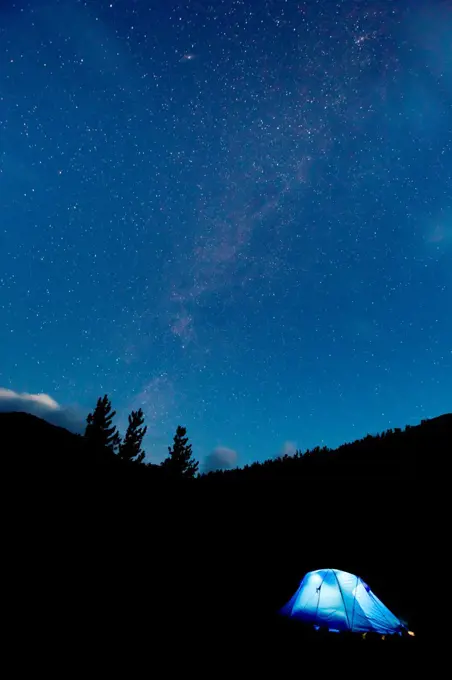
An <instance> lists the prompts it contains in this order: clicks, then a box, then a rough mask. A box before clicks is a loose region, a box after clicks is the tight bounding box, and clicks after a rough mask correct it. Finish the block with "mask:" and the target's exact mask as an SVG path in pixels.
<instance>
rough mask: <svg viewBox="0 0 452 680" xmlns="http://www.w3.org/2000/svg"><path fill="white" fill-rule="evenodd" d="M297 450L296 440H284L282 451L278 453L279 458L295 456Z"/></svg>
mask: <svg viewBox="0 0 452 680" xmlns="http://www.w3.org/2000/svg"><path fill="white" fill-rule="evenodd" d="M296 452H297V446H296V444H295V442H289V441H287V442H284V444H283V446H282V448H281V451H280V452H279V453H278V454H277V455H276V457H277V458H279V457H281V458H282V457H283V456H294V455H295V454H296Z"/></svg>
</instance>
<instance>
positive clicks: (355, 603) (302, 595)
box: [280, 569, 405, 634]
mask: <svg viewBox="0 0 452 680" xmlns="http://www.w3.org/2000/svg"><path fill="white" fill-rule="evenodd" d="M280 613H281V614H282V615H284V616H289V617H290V618H293V619H298V620H300V621H304V622H306V623H311V624H313V625H314V626H316V627H325V628H328V629H329V630H330V631H334V632H340V631H346V630H347V631H352V632H358V633H366V632H376V633H382V634H391V633H401V631H402V630H403V629H404V628H405V626H404V625H403V624H402V622H401V621H399V619H398V618H397V617H396V616H394V614H392V613H391V612H390V611H389V609H388V608H387V607H385V605H384V604H383V602H381V601H380V600H379V599H378V597H376V596H375V595H374V594H373V592H372V591H371V589H370V588H369V586H368V585H367V584H366V583H364V581H363V580H362V579H360V578H359V576H354V575H353V574H349V573H348V572H346V571H341V570H339V569H318V570H317V571H310V572H309V573H307V574H306V576H305V577H304V578H303V580H302V581H301V583H300V586H299V588H298V590H297V592H296V593H295V595H294V596H293V597H292V598H291V599H290V600H289V602H288V603H287V604H286V605H285V606H284V607H283V608H282V609H281V611H280Z"/></svg>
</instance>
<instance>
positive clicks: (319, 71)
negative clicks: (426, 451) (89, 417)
mask: <svg viewBox="0 0 452 680" xmlns="http://www.w3.org/2000/svg"><path fill="white" fill-rule="evenodd" d="M451 140H452V8H451V4H450V3H449V2H442V1H440V0H438V1H437V2H436V1H435V0H429V2H428V3H423V2H421V1H419V2H417V1H416V2H411V1H410V2H408V1H406V2H405V1H404V0H400V1H399V0H397V2H396V1H392V2H391V1H390V0H375V1H371V0H362V1H360V2H359V1H356V0H355V1H352V0H344V1H343V2H333V1H328V0H325V1H323V2H313V1H309V0H308V1H306V2H297V1H296V0H293V1H288V2H285V1H284V0H272V1H270V0H267V1H265V0H236V1H234V0H224V1H223V2H220V1H217V0H210V1H208V0H190V1H189V0H186V1H185V2H179V1H177V0H137V1H134V0H118V1H112V2H109V1H108V0H107V1H103V0H92V1H91V2H76V1H75V0H63V1H61V2H59V1H57V0H47V2H42V1H38V0H36V1H35V2H27V1H26V0H24V1H23V2H16V3H10V2H2V3H1V5H0V154H1V156H0V161H1V166H0V173H1V174H0V203H1V223H0V352H1V353H0V388H4V390H5V389H8V390H12V391H14V392H16V393H24V392H26V393H29V394H39V393H43V394H46V395H49V397H51V398H52V399H54V400H56V402H58V404H60V405H61V406H62V407H67V406H70V407H72V408H75V409H78V410H79V412H80V413H82V414H83V415H85V414H86V413H87V412H88V411H89V410H90V408H92V406H93V404H94V403H95V400H96V398H97V397H98V396H99V395H100V394H104V393H105V392H107V393H108V394H109V395H110V396H111V398H112V400H113V405H114V406H115V407H116V408H117V410H118V412H119V414H120V420H121V422H124V419H125V417H126V415H127V413H128V411H129V410H130V409H131V408H136V407H138V406H142V407H143V409H144V411H145V414H146V416H147V419H148V424H149V430H150V432H149V436H148V437H147V450H148V453H149V456H151V457H153V458H150V459H153V460H154V459H156V460H158V459H160V458H162V457H163V456H164V455H165V452H166V445H167V444H169V443H170V442H171V439H172V435H173V433H174V430H175V428H176V426H177V425H178V424H179V423H181V424H183V425H185V426H186V427H187V429H188V434H189V436H190V438H191V440H192V442H193V448H194V453H195V455H197V456H198V457H199V458H201V459H203V458H204V456H206V455H208V454H209V453H210V452H211V451H212V450H214V449H215V448H216V447H218V446H221V447H228V448H230V449H232V450H234V451H236V452H237V453H238V462H239V463H241V464H243V463H246V462H249V461H250V460H254V459H262V458H266V457H270V456H273V455H275V454H277V453H278V452H280V451H281V450H282V449H283V447H284V446H286V448H287V449H290V447H291V446H293V445H296V446H298V447H300V448H303V449H305V448H307V447H311V446H315V445H316V444H322V443H325V444H327V445H337V444H340V443H341V442H342V441H344V440H352V439H355V438H357V437H359V436H362V435H365V434H366V433H367V432H376V431H380V430H382V429H386V428H388V427H394V426H403V425H405V424H407V423H417V422H419V421H420V420H421V418H427V417H433V416H436V415H439V414H440V413H442V412H445V411H450V410H451V407H452V142H451ZM5 394H7V393H4V396H5ZM8 394H9V393H8ZM290 443H292V444H290ZM230 455H231V456H232V458H231V460H233V454H230Z"/></svg>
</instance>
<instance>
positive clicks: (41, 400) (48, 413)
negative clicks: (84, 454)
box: [0, 387, 85, 433]
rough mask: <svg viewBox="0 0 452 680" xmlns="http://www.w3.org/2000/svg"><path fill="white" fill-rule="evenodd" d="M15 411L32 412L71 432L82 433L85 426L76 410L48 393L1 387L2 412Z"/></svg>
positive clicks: (0, 405)
mask: <svg viewBox="0 0 452 680" xmlns="http://www.w3.org/2000/svg"><path fill="white" fill-rule="evenodd" d="M13 411H19V412H21V413H30V414H31V415H33V416H37V417H38V418H42V419H43V420H46V421H47V422H48V423H51V424H52V425H57V426H58V427H64V428H66V429H67V430H69V431H70V432H75V433H82V432H83V430H84V426H85V423H84V419H83V418H82V416H81V415H80V414H79V413H77V411H76V410H74V409H71V408H69V407H67V406H61V405H60V404H58V402H57V401H55V399H53V398H52V397H50V396H49V395H48V394H29V393H27V392H15V391H14V390H10V389H7V388H4V387H0V412H1V413H11V412H13Z"/></svg>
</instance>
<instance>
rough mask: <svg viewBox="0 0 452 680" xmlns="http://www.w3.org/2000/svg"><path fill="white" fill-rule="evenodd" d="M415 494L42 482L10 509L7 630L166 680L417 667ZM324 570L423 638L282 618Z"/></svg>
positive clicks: (345, 487)
mask: <svg viewBox="0 0 452 680" xmlns="http://www.w3.org/2000/svg"><path fill="white" fill-rule="evenodd" d="M72 481H74V480H72ZM22 498H23V496H22ZM413 498H414V494H413V490H412V489H404V490H403V493H402V492H401V489H400V486H399V485H398V486H391V484H390V483H384V484H383V483H381V482H374V483H372V484H371V483H367V485H366V487H365V488H360V487H359V485H358V484H357V482H356V481H353V480H348V483H347V481H346V480H335V481H334V483H331V484H330V485H329V487H326V486H325V485H323V487H322V493H320V490H319V489H318V488H316V486H315V485H314V488H309V487H307V486H306V487H305V488H300V485H299V483H297V484H296V485H290V484H285V485H284V488H282V487H281V488H279V489H276V488H275V487H273V488H272V489H270V488H265V487H261V488H259V489H254V490H253V491H251V490H250V488H249V487H246V488H245V487H243V488H240V487H235V488H229V487H228V488H227V489H226V488H224V489H223V490H219V489H217V490H215V493H211V491H210V490H209V492H208V493H203V494H200V493H198V492H197V494H196V495H193V494H191V492H188V491H187V490H184V489H179V490H174V489H159V490H155V491H154V493H153V495H152V496H150V495H148V494H146V495H143V494H141V493H139V492H138V490H137V488H136V487H135V485H134V483H131V482H130V483H129V482H126V483H125V484H124V483H123V482H120V480H118V479H114V480H112V479H105V478H102V479H101V478H98V480H97V481H96V483H93V480H90V483H89V484H86V480H85V482H83V481H80V480H79V481H78V482H77V483H74V484H71V485H69V486H63V485H62V486H61V491H60V490H59V489H55V488H54V487H52V488H51V490H49V487H48V486H47V487H44V486H42V487H41V491H40V492H38V493H36V489H35V492H34V493H30V494H27V498H26V502H24V503H22V504H21V505H18V506H17V507H16V508H15V510H14V511H13V512H12V513H11V517H13V518H14V519H13V521H12V522H11V524H10V526H11V527H13V532H14V537H13V541H14V543H15V546H16V548H15V549H14V550H13V551H12V552H11V554H10V556H9V562H10V564H11V565H12V568H13V571H14V578H13V583H12V584H11V587H12V588H14V598H15V613H14V616H13V620H12V621H11V623H10V627H11V628H12V629H13V630H15V631H17V635H18V636H20V639H21V640H22V641H24V640H26V641H27V649H29V650H31V649H33V648H35V650H36V651H35V652H34V653H35V654H37V655H38V656H39V657H41V656H42V655H44V658H47V659H48V660H49V659H52V662H54V661H55V659H56V658H57V657H58V658H59V657H61V658H63V659H66V661H67V660H68V659H70V660H71V663H74V664H76V663H77V664H78V663H85V662H84V661H83V659H86V660H88V659H93V658H96V659H98V660H100V662H101V663H104V664H110V663H113V664H114V663H116V662H115V659H116V658H118V663H119V657H123V656H125V657H126V658H128V659H129V661H130V663H137V664H138V665H140V664H142V663H146V664H147V665H148V666H149V672H152V669H153V668H154V669H158V670H156V672H157V673H158V674H160V673H161V672H162V669H165V668H166V669H168V668H171V669H173V670H174V673H176V669H180V668H181V667H182V668H184V669H185V671H187V669H188V668H193V667H195V668H196V669H198V670H199V669H200V667H201V665H202V666H205V667H206V668H207V670H208V672H209V673H210V675H211V676H212V675H213V676H215V677H217V676H218V675H221V674H222V671H221V669H222V668H223V667H224V668H225V667H226V665H228V664H232V666H233V667H235V668H242V669H244V668H245V665H246V664H251V665H252V667H253V668H254V672H253V673H254V675H256V674H262V673H263V672H264V671H265V672H266V673H267V670H268V669H269V668H278V667H279V668H280V671H278V673H277V674H281V673H283V671H282V670H281V668H282V667H283V666H284V667H285V668H286V669H287V673H289V672H294V671H295V672H297V673H299V672H300V663H303V664H304V668H305V669H306V668H307V664H311V663H314V665H315V664H316V663H322V664H323V665H324V664H328V663H331V656H330V652H327V651H325V650H328V649H331V650H335V651H334V654H335V655H336V659H339V656H341V657H342V656H343V655H345V658H346V659H350V658H352V657H353V658H355V659H356V658H357V655H359V656H361V655H362V654H364V655H365V656H368V657H369V658H372V659H374V658H375V662H377V660H380V661H381V659H382V658H385V657H386V656H387V655H388V654H389V655H390V656H393V655H394V654H395V655H396V657H397V658H398V659H399V660H400V661H401V663H402V664H404V666H405V668H407V664H412V663H414V662H415V659H416V654H417V649H418V647H419V643H420V642H421V641H422V639H423V637H424V635H425V630H424V626H423V622H422V620H421V615H420V610H419V607H418V598H419V587H418V584H419V572H420V569H419V559H420V558H419V552H420V549H421V540H422V539H421V535H420V533H419V529H418V525H417V522H416V518H415V510H414V508H413V507H411V506H412V504H413ZM323 567H333V568H339V569H344V570H346V571H350V572H352V573H355V574H359V575H360V576H361V577H362V578H363V579H364V580H365V581H366V582H367V583H368V584H369V585H370V587H371V588H372V589H373V591H374V592H375V593H376V595H377V596H378V597H380V599H381V600H382V601H383V602H384V603H385V604H386V605H387V606H388V607H389V608H390V609H391V610H392V611H393V612H394V613H395V614H396V615H398V616H399V617H401V618H403V619H405V620H407V621H408V622H409V626H410V628H411V629H412V630H414V631H415V632H416V638H415V639H407V640H400V639H389V638H388V639H386V640H384V641H382V640H381V639H380V638H379V637H378V636H375V638H373V637H372V636H370V637H368V638H367V639H366V640H363V639H362V638H361V637H360V636H355V635H346V634H340V635H338V634H322V633H321V632H314V631H312V630H310V629H305V628H304V627H303V626H299V625H291V624H290V623H289V622H286V621H285V620H284V619H281V618H280V617H279V616H278V615H277V611H278V609H279V608H280V607H281V606H282V605H283V604H284V603H285V602H286V601H287V600H288V599H289V598H290V597H291V595H292V594H293V593H294V591H295V590H296V588H297V587H298V584H299V581H300V580H301V578H302V577H303V575H304V574H305V573H306V572H307V571H309V570H312V569H318V568H323ZM318 649H320V650H323V651H315V650H318ZM29 653H31V651H29ZM332 653H333V652H332ZM338 655H339V656H338ZM349 655H352V657H350V656H349ZM143 659H144V661H143ZM337 662H338V663H339V661H337ZM90 663H91V662H90ZM341 663H342V662H341ZM209 669H210V671H209ZM258 669H259V672H258ZM290 669H291V670H290ZM220 671H221V672H220ZM172 672H173V671H172ZM172 672H171V673H172ZM177 672H178V673H179V671H177ZM285 673H286V671H284V673H283V675H284V674H285ZM270 674H271V675H274V674H275V672H273V671H272V673H270ZM278 676H279V675H278Z"/></svg>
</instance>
